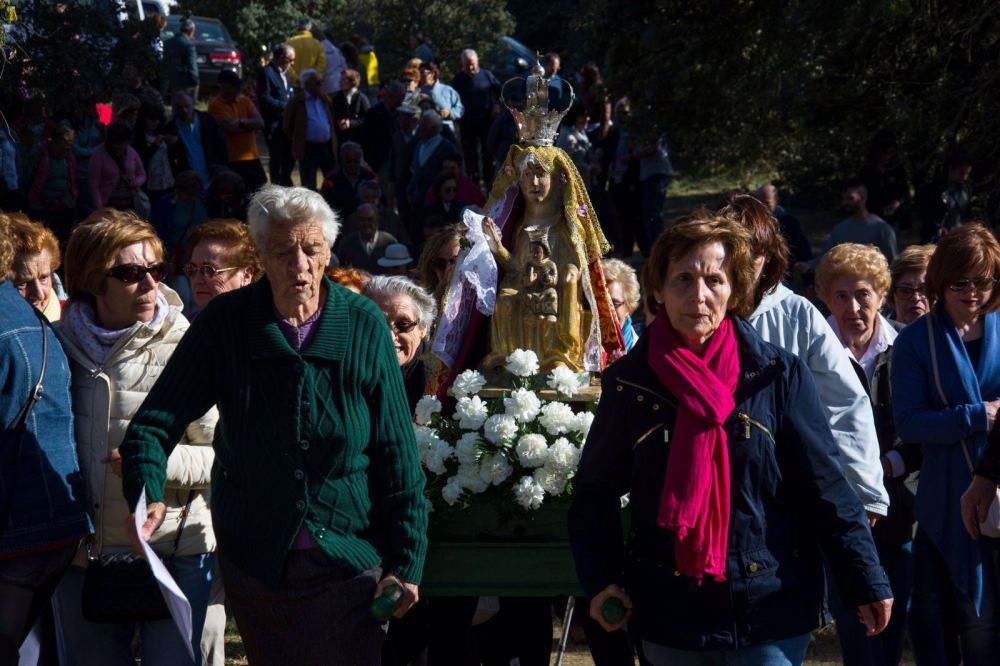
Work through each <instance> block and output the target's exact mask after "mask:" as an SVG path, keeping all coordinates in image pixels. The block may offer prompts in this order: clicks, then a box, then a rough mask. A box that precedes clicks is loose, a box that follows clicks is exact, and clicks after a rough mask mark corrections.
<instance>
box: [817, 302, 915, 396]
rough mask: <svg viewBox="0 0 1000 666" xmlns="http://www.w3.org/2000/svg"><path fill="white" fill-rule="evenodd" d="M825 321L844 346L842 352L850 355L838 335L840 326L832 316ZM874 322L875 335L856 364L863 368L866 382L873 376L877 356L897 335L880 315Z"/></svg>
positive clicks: (890, 344)
mask: <svg viewBox="0 0 1000 666" xmlns="http://www.w3.org/2000/svg"><path fill="white" fill-rule="evenodd" d="M826 321H827V323H828V324H830V328H832V329H833V331H834V333H836V334H837V338H838V339H839V340H840V343H841V344H842V345H844V350H845V351H847V353H848V354H850V353H851V352H850V350H849V349H847V343H845V342H844V338H843V336H842V335H841V334H840V326H839V325H838V324H837V320H836V319H835V318H834V316H833V315H830V316H829V317H827V318H826ZM875 321H876V325H875V334H874V335H873V336H872V339H871V342H869V343H868V349H866V350H865V353H864V354H863V355H862V356H861V358H860V359H859V360H858V363H859V364H860V365H861V367H862V368H864V371H865V375H866V376H867V377H868V381H871V379H872V375H873V374H875V362H876V361H877V360H878V355H879V354H881V353H882V352H884V351H885V350H886V349H888V348H889V347H891V346H892V343H893V342H895V341H896V336H897V335H899V333H897V332H896V329H895V328H893V326H892V324H890V323H889V320H888V319H886V318H885V317H883V316H882V315H878V318H877V319H876V320H875ZM851 358H854V355H853V354H851Z"/></svg>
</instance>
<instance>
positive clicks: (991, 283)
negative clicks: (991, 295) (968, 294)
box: [948, 277, 997, 294]
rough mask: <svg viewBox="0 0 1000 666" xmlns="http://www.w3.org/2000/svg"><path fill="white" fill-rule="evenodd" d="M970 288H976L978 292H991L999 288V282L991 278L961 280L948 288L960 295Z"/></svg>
mask: <svg viewBox="0 0 1000 666" xmlns="http://www.w3.org/2000/svg"><path fill="white" fill-rule="evenodd" d="M970 286H975V288H976V290H977V291H990V290H992V289H993V287H995V286H997V280H996V278H991V277H981V278H961V279H960V280H955V281H954V282H952V283H951V284H949V285H948V288H949V289H951V290H952V291H954V292H957V293H959V294H960V293H962V292H963V291H965V290H966V289H968V288H969V287H970Z"/></svg>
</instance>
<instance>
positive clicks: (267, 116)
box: [257, 60, 292, 132]
mask: <svg viewBox="0 0 1000 666" xmlns="http://www.w3.org/2000/svg"><path fill="white" fill-rule="evenodd" d="M285 78H286V79H288V85H287V86H286V85H285V81H284V80H283V79H282V78H281V72H280V71H278V65H277V63H276V62H274V61H273V60H272V61H271V62H270V63H268V65H267V67H263V68H261V70H260V72H258V73H257V103H258V107H259V108H260V116H261V118H263V119H264V127H265V129H266V130H267V131H268V132H270V131H272V130H273V129H274V128H276V127H281V122H282V120H283V119H284V117H285V107H286V106H288V102H289V101H291V99H292V79H291V72H287V73H286V74H285Z"/></svg>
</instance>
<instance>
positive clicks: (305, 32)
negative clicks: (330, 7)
mask: <svg viewBox="0 0 1000 666" xmlns="http://www.w3.org/2000/svg"><path fill="white" fill-rule="evenodd" d="M288 43H289V44H291V45H292V48H293V49H295V61H294V62H292V64H291V66H290V67H289V68H288V69H289V73H290V74H291V76H289V77H288V78H289V79H291V81H292V86H293V87H294V88H295V89H296V90H298V89H299V88H300V86H299V74H301V73H302V72H303V71H304V70H307V69H315V70H316V73H317V74H319V78H320V80H321V81H322V80H323V73H324V72H326V52H325V51H324V50H323V44H322V43H321V42H320V41H319V40H318V39H316V38H315V37H313V34H312V21H310V20H309V19H305V20H303V21H300V22H299V34H297V35H295V36H294V37H292V38H291V39H289V40H288Z"/></svg>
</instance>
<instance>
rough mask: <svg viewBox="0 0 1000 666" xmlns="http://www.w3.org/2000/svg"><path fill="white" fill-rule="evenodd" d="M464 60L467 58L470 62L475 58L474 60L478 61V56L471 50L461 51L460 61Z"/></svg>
mask: <svg viewBox="0 0 1000 666" xmlns="http://www.w3.org/2000/svg"><path fill="white" fill-rule="evenodd" d="M466 58H468V59H470V60H471V59H472V58H475V59H476V60H479V54H478V53H476V52H475V51H474V50H472V49H462V60H465V59H466Z"/></svg>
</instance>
